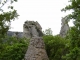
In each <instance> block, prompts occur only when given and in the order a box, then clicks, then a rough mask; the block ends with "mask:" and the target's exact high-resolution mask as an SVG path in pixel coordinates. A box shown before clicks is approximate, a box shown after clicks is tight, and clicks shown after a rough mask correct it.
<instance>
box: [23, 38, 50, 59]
mask: <svg viewBox="0 0 80 60" xmlns="http://www.w3.org/2000/svg"><path fill="white" fill-rule="evenodd" d="M24 60H49V59H48V56H47V53H46V50H45V44H44V42H43V39H42V38H41V37H32V39H31V40H30V43H29V46H28V50H27V52H26V54H25V59H24Z"/></svg>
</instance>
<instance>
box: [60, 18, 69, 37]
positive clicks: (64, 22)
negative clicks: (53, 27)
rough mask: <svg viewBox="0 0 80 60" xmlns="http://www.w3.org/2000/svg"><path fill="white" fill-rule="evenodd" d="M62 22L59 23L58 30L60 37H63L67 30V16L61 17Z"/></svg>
mask: <svg viewBox="0 0 80 60" xmlns="http://www.w3.org/2000/svg"><path fill="white" fill-rule="evenodd" d="M61 21H62V23H61V25H62V26H61V30H60V36H61V37H65V36H66V34H67V32H68V30H69V25H68V21H67V17H64V18H62V20H61Z"/></svg>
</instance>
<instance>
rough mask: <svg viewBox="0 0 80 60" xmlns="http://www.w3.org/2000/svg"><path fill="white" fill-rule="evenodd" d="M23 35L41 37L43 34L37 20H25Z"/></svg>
mask: <svg viewBox="0 0 80 60" xmlns="http://www.w3.org/2000/svg"><path fill="white" fill-rule="evenodd" d="M23 36H24V37H26V38H32V37H34V36H38V37H41V36H43V33H42V27H41V26H40V24H39V23H38V22H37V21H36V22H34V21H26V22H25V23H24V25H23Z"/></svg>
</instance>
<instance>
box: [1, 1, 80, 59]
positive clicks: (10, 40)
mask: <svg viewBox="0 0 80 60" xmlns="http://www.w3.org/2000/svg"><path fill="white" fill-rule="evenodd" d="M16 1H17V0H10V2H11V4H12V3H14V2H16ZM7 2H8V0H5V1H4V2H1V3H0V4H2V6H1V7H0V11H1V14H0V60H22V59H23V58H24V55H25V52H26V50H27V47H28V39H26V38H16V37H8V36H7V35H6V32H7V31H8V29H9V24H10V22H11V21H12V20H14V19H15V18H16V17H18V16H19V15H18V14H17V11H16V10H15V9H14V8H13V6H8V8H11V11H8V12H4V10H3V9H2V7H3V6H4V5H5V4H6V3H7ZM69 2H70V3H71V4H70V5H68V6H66V7H65V8H63V9H62V11H67V10H72V13H71V14H69V15H67V16H65V17H67V20H68V21H70V20H73V24H74V26H73V27H70V30H69V31H68V34H67V36H66V37H64V38H62V37H60V36H58V35H56V36H53V35H52V31H51V29H50V28H49V29H47V30H45V32H44V33H45V36H43V39H44V42H45V48H46V51H47V54H48V56H49V59H50V60H80V43H79V42H80V0H70V1H69ZM6 23H7V24H6Z"/></svg>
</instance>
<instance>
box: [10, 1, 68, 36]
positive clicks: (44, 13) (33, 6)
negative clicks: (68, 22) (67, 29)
mask: <svg viewBox="0 0 80 60" xmlns="http://www.w3.org/2000/svg"><path fill="white" fill-rule="evenodd" d="M67 4H68V0H18V2H16V3H14V8H15V9H17V12H18V14H19V15H20V16H19V19H16V20H15V21H13V22H12V23H11V29H10V31H23V24H24V22H25V21H26V20H32V21H38V22H39V23H40V25H41V26H42V29H43V30H45V29H48V28H51V29H52V31H53V35H56V34H59V32H60V28H61V17H63V16H65V15H66V13H63V12H61V9H62V8H64V7H65V6H66V5H67Z"/></svg>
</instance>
